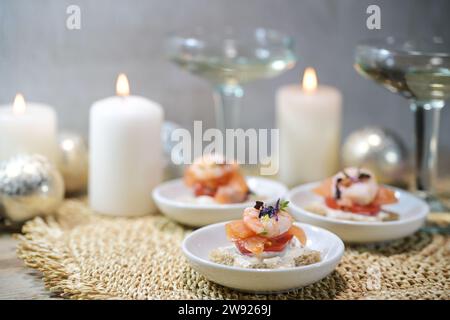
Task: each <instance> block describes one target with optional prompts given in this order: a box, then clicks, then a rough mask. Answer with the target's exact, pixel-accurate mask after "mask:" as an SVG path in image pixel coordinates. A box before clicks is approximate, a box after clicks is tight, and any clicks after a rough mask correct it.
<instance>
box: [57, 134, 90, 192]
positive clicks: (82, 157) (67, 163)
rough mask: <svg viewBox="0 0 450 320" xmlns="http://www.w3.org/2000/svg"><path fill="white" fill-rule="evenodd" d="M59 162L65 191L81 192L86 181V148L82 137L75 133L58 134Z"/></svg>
mask: <svg viewBox="0 0 450 320" xmlns="http://www.w3.org/2000/svg"><path fill="white" fill-rule="evenodd" d="M58 146H59V163H58V168H59V171H60V172H61V174H62V176H63V179H64V185H65V188H66V192H67V193H69V194H70V193H83V192H85V191H86V190H87V183H88V170H89V165H88V148H87V146H86V143H85V142H84V139H83V138H82V137H81V136H80V135H78V134H75V133H69V132H65V133H61V134H60V135H59V136H58Z"/></svg>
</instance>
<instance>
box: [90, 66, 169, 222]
mask: <svg viewBox="0 0 450 320" xmlns="http://www.w3.org/2000/svg"><path fill="white" fill-rule="evenodd" d="M162 121H163V110H162V108H161V106H160V105H158V104H157V103H155V102H152V101H150V100H148V99H145V98H143V97H138V96H130V95H129V86H128V80H127V78H126V76H125V75H123V74H121V75H119V78H118V79H117V96H115V97H110V98H106V99H103V100H100V101H97V102H95V103H94V104H93V105H92V108H91V112H90V134H89V144H90V161H89V201H90V205H91V207H92V209H94V210H95V211H96V212H99V213H103V214H109V215H116V216H135V215H143V214H147V213H151V212H153V211H155V210H156V207H155V205H154V203H153V200H152V196H151V193H152V190H153V188H154V187H155V186H156V185H157V184H158V183H159V182H160V181H161V178H162V169H163V168H162V146H161V133H160V132H161V124H162Z"/></svg>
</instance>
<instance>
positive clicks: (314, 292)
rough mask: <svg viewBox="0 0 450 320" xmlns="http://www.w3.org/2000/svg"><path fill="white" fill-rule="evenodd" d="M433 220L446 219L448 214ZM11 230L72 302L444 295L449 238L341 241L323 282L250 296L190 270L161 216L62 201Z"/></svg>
mask: <svg viewBox="0 0 450 320" xmlns="http://www.w3.org/2000/svg"><path fill="white" fill-rule="evenodd" d="M435 216H436V217H434V218H436V219H434V218H433V215H432V216H431V218H430V219H431V220H433V219H434V220H436V221H437V222H438V223H441V224H448V223H449V221H450V219H449V216H450V215H447V214H436V215H435ZM22 231H23V234H21V235H17V238H18V239H19V244H18V248H17V253H18V256H19V257H20V258H21V259H23V260H24V262H25V264H26V265H27V266H28V267H31V268H34V269H37V270H39V271H40V272H41V274H42V277H43V280H44V282H45V285H46V287H47V288H48V289H49V290H50V291H52V292H53V293H54V294H55V295H58V296H60V297H65V298H71V299H449V298H450V236H449V235H444V234H432V233H426V232H423V231H419V232H417V233H416V234H414V235H412V236H410V237H407V238H404V239H401V240H396V241H393V242H389V243H381V244H372V245H351V246H347V248H346V251H345V255H344V257H343V259H342V261H341V263H340V264H339V266H338V267H337V269H336V270H335V271H334V272H333V273H332V274H331V275H329V276H328V277H326V278H325V279H323V280H321V281H319V282H317V283H315V284H312V285H309V286H307V287H304V288H301V289H297V290H294V291H291V292H288V293H282V294H270V295H255V294H250V293H242V292H238V291H234V290H232V289H228V288H225V287H222V286H220V285H217V284H214V283H212V282H210V281H208V280H206V279H205V278H204V277H203V276H202V275H200V274H198V273H197V272H196V271H194V270H193V269H192V268H191V267H190V266H189V264H188V262H187V261H186V260H185V258H184V256H183V255H182V252H181V249H180V243H181V241H182V239H183V237H184V236H185V235H186V234H187V233H188V232H190V231H191V230H190V229H187V228H185V227H182V226H180V225H178V224H176V223H174V222H172V221H170V220H168V219H167V218H165V217H164V216H161V215H154V216H146V217H140V218H108V217H104V216H99V215H95V214H93V213H92V212H91V211H90V210H89V208H88V207H87V205H86V204H85V202H84V201H81V200H67V201H65V202H64V204H63V205H62V207H61V208H60V210H59V212H58V213H57V214H56V215H55V216H52V217H46V218H35V219H34V220H31V221H29V222H27V223H26V224H25V225H24V226H23V230H22Z"/></svg>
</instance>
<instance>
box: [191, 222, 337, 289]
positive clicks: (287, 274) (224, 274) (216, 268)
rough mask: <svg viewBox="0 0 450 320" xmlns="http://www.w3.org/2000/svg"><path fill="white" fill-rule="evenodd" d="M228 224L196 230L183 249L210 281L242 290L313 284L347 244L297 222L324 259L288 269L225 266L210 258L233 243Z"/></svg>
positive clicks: (310, 243) (332, 266)
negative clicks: (227, 230) (210, 255)
mask: <svg viewBox="0 0 450 320" xmlns="http://www.w3.org/2000/svg"><path fill="white" fill-rule="evenodd" d="M225 224H226V222H222V223H217V224H213V225H210V226H207V227H203V228H201V229H198V230H196V231H194V232H192V233H191V234H190V235H188V236H187V237H186V238H185V239H184V241H183V244H182V249H183V253H184V255H185V256H186V257H187V259H188V260H189V262H190V264H191V265H192V267H193V268H194V269H195V270H196V271H198V272H199V273H201V274H202V275H204V276H205V277H206V278H207V279H208V280H210V281H212V282H216V283H218V284H221V285H223V286H226V287H230V288H234V289H237V290H241V291H248V292H258V293H270V292H280V291H288V290H291V289H296V288H300V287H303V286H306V285H309V284H311V283H314V282H317V281H319V280H320V279H323V278H324V277H326V276H327V275H329V274H330V273H331V272H332V271H333V270H334V269H335V268H336V266H337V264H338V263H339V261H340V260H341V257H342V254H343V253H344V244H343V243H342V241H341V239H339V238H338V237H337V236H336V235H335V234H333V233H331V232H329V231H327V230H324V229H322V228H318V227H314V226H311V225H307V224H303V223H297V222H296V223H295V224H296V225H297V226H299V227H301V228H302V229H303V230H304V231H305V233H306V236H307V239H308V240H307V243H306V246H307V247H308V248H310V249H313V250H318V251H320V253H321V258H322V259H321V261H320V262H318V263H315V264H311V265H307V266H302V267H295V268H285V269H246V268H241V267H231V266H225V265H221V264H218V263H215V262H212V261H210V260H209V258H208V256H209V253H210V252H211V251H212V250H213V249H216V248H219V247H224V246H229V245H231V243H230V241H228V240H227V237H226V234H225Z"/></svg>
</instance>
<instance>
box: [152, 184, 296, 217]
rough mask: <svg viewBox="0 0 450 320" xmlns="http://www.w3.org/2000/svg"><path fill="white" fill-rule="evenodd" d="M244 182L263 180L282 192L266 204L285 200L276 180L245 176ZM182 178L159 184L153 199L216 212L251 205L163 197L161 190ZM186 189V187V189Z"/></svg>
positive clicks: (247, 202)
mask: <svg viewBox="0 0 450 320" xmlns="http://www.w3.org/2000/svg"><path fill="white" fill-rule="evenodd" d="M245 179H246V180H248V179H257V180H264V181H266V182H269V183H272V184H276V185H277V187H278V188H279V189H280V190H282V192H281V193H282V195H281V196H280V197H278V196H277V197H269V198H268V199H265V201H267V202H271V201H276V200H277V199H278V198H285V197H286V196H287V193H288V191H289V190H288V188H286V186H285V185H283V184H282V183H281V182H278V181H276V180H272V179H267V178H262V177H256V176H246V177H245ZM182 180H183V179H182V178H179V179H173V180H169V181H166V182H163V183H161V184H160V185H158V186H157V187H156V188H155V189H154V190H153V197H154V198H155V199H156V200H157V201H159V202H162V203H165V204H168V205H171V206H173V207H176V208H181V209H206V208H207V209H218V210H229V209H239V208H246V207H248V206H251V205H252V204H253V202H252V201H245V202H241V203H230V204H216V203H211V204H210V203H189V202H183V201H179V200H175V199H172V198H168V197H165V196H163V195H162V194H161V190H162V189H163V188H167V187H168V186H170V185H172V184H178V183H180V182H182ZM186 188H187V187H186Z"/></svg>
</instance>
